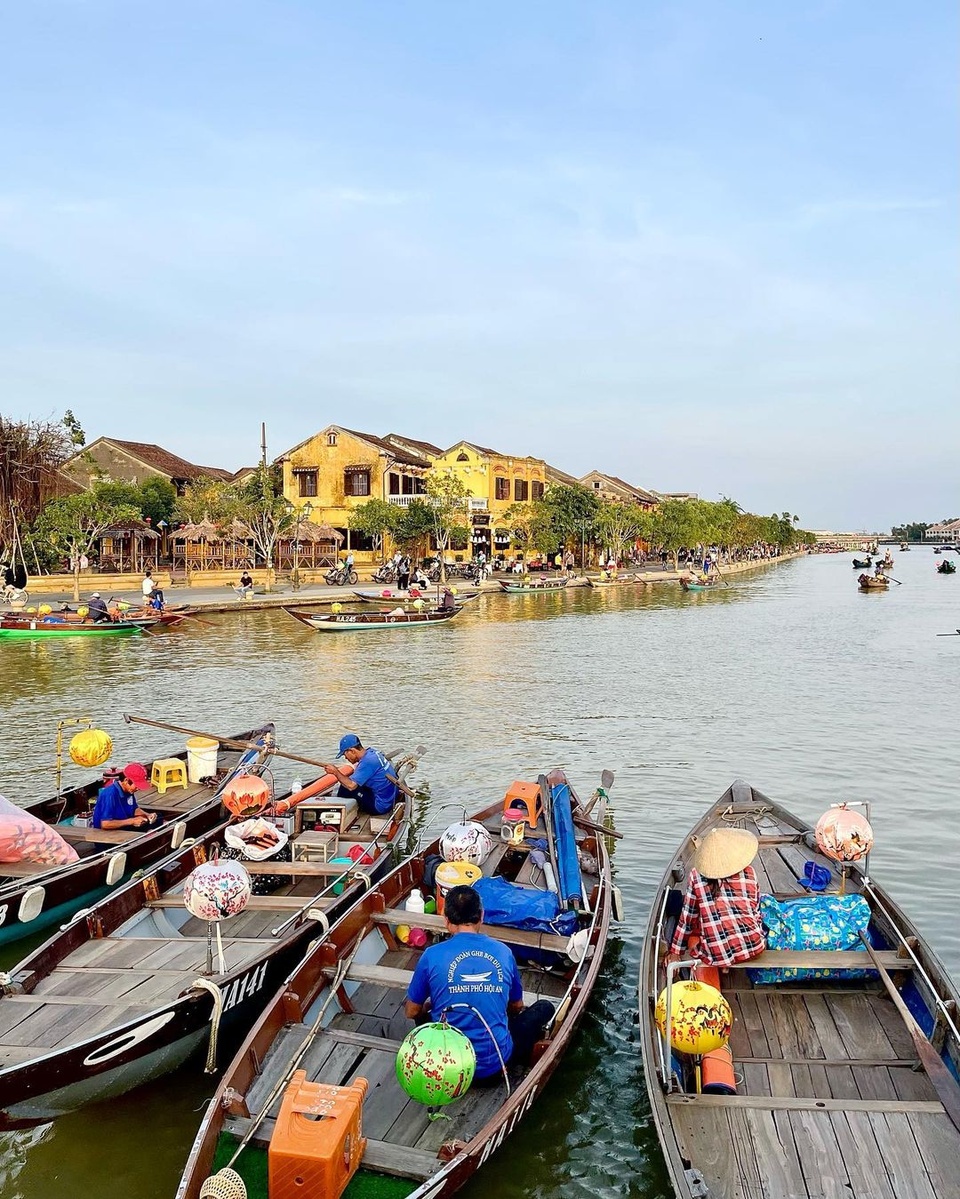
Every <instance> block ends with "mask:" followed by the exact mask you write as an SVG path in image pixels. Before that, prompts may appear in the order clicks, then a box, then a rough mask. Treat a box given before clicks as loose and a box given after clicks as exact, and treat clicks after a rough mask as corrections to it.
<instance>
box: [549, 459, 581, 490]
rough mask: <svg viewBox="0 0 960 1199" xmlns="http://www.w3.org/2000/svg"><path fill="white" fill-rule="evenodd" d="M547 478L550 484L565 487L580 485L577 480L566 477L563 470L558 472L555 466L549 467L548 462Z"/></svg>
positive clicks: (569, 476) (570, 476) (571, 476)
mask: <svg viewBox="0 0 960 1199" xmlns="http://www.w3.org/2000/svg"><path fill="white" fill-rule="evenodd" d="M547 478H548V480H549V481H550V482H551V483H562V484H563V485H564V486H565V487H577V486H579V484H580V480H579V479H575V478H574V477H573V475H568V474H567V472H566V471H564V470H559V469H558V468H557V467H556V466H551V465H550V463H549V462H548V463H547Z"/></svg>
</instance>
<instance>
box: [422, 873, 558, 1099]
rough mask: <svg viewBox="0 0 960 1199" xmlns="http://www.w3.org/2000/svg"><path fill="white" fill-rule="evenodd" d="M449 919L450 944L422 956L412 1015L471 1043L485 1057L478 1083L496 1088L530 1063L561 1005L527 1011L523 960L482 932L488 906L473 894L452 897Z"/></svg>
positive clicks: (480, 1059) (454, 892)
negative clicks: (514, 1067) (512, 1068)
mask: <svg viewBox="0 0 960 1199" xmlns="http://www.w3.org/2000/svg"><path fill="white" fill-rule="evenodd" d="M443 918H444V920H445V921H446V925H447V931H448V932H449V933H450V934H451V935H450V939H449V940H448V941H441V942H439V943H438V944H436V945H431V946H430V948H429V949H425V950H424V951H423V953H422V954H421V955H420V960H419V962H418V963H417V968H416V970H414V972H413V978H412V979H411V980H410V986H409V988H408V989H407V1001H406V1005H405V1009H404V1010H405V1011H406V1014H407V1015H408V1016H409V1017H410V1019H411V1020H416V1021H417V1022H418V1023H423V1022H424V1020H425V1019H430V1020H440V1019H444V1020H446V1022H447V1023H448V1024H450V1025H452V1026H453V1027H454V1028H458V1029H459V1030H460V1031H461V1032H462V1033H464V1035H465V1036H467V1037H469V1038H470V1043H471V1044H472V1045H473V1048H474V1051H475V1052H476V1055H477V1068H476V1071H475V1073H474V1076H473V1077H474V1082H475V1083H478V1084H480V1085H483V1084H484V1083H487V1084H488V1085H490V1084H494V1083H496V1082H498V1081H499V1080H500V1079H501V1078H502V1077H503V1073H504V1071H505V1070H506V1067H507V1064H508V1063H510V1062H514V1063H520V1064H523V1065H526V1064H527V1063H528V1062H529V1060H530V1055H531V1053H532V1052H533V1046H534V1044H535V1043H536V1042H537V1041H538V1040H540V1039H541V1038H542V1037H543V1034H544V1030H545V1029H546V1026H547V1024H548V1023H549V1022H550V1020H551V1018H552V1017H553V1004H552V1003H549V1002H548V1001H547V1000H545V999H541V1000H539V1001H538V1002H537V1003H535V1004H533V1005H532V1006H531V1007H529V1008H526V1009H524V1006H523V984H522V983H521V981H520V971H519V969H518V968H517V962H516V959H515V958H514V956H513V953H512V951H511V949H510V947H509V946H508V945H504V944H503V943H502V942H500V941H495V940H494V939H493V937H488V936H486V935H485V934H484V933H481V932H480V926H481V924H482V923H483V906H482V904H481V902H480V896H479V895H478V894H477V892H476V891H474V889H473V888H472V887H452V888H451V889H450V891H448V892H447V895H446V899H445V901H444V908H443ZM428 1008H429V1016H427V1014H426V1013H427V1009H428Z"/></svg>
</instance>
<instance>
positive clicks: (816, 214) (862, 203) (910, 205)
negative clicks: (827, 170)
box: [796, 199, 943, 227]
mask: <svg viewBox="0 0 960 1199" xmlns="http://www.w3.org/2000/svg"><path fill="white" fill-rule="evenodd" d="M942 207H943V201H942V200H935V199H931V200H921V199H899V200H868V199H848V200H825V201H820V202H818V203H814V204H804V205H802V206H801V207H800V208H799V209H798V211H797V214H796V219H797V222H798V223H799V224H800V225H803V226H807V227H810V226H813V225H825V224H829V223H830V222H834V221H845V220H849V219H850V218H851V217H861V216H885V215H887V214H891V213H900V212H930V211H932V210H934V209H937V208H942Z"/></svg>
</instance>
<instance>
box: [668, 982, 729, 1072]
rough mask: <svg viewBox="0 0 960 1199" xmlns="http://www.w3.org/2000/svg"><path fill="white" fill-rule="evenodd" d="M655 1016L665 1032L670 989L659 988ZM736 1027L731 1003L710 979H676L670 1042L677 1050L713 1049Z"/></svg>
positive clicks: (704, 1050) (671, 996)
mask: <svg viewBox="0 0 960 1199" xmlns="http://www.w3.org/2000/svg"><path fill="white" fill-rule="evenodd" d="M654 1019H655V1020H656V1022H657V1028H659V1029H660V1032H661V1033H663V1034H664V1035H666V1030H667V989H666V987H664V989H663V990H662V991H661V992H660V998H659V999H658V1000H657V1006H656V1010H655V1011H654ZM732 1027H733V1012H732V1011H731V1010H730V1004H729V1003H727V1001H726V999H724V997H723V996H722V995H721V994H720V992H719V991H718V990H717V988H716V987H711V986H709V985H708V984H707V983H698V982H694V981H692V980H691V981H689V982H684V981H680V982H675V983H674V984H673V987H672V989H671V994H670V1043H671V1045H672V1046H673V1048H674V1049H676V1050H677V1052H678V1053H697V1054H704V1053H712V1052H713V1051H714V1049H720V1048H721V1047H722V1046H724V1045H726V1043H727V1040H728V1038H729V1036H730V1029H731V1028H732Z"/></svg>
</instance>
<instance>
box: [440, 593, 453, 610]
mask: <svg viewBox="0 0 960 1199" xmlns="http://www.w3.org/2000/svg"><path fill="white" fill-rule="evenodd" d="M456 606H457V597H456V596H455V595H454V594H453V592H452V591H451V590H450V588H449V587H444V589H443V596H442V598H441V600H440V611H441V612H449V611H451V609H453V608H455V607H456Z"/></svg>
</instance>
